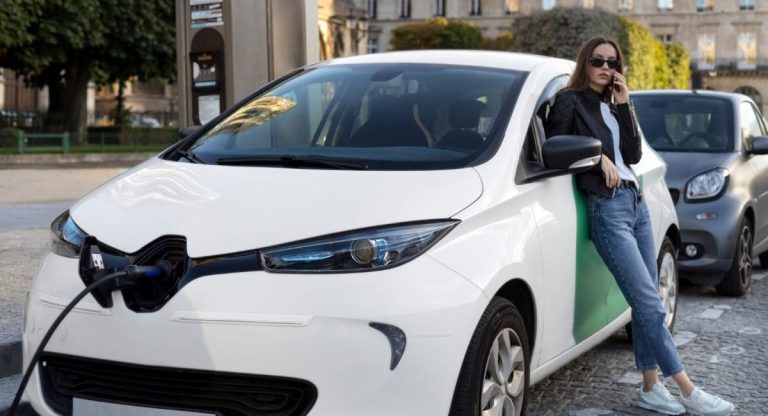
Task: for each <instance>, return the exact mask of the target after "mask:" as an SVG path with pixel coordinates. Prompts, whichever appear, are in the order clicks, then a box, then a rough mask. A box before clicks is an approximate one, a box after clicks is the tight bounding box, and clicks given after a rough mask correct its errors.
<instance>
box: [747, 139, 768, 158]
mask: <svg viewBox="0 0 768 416" xmlns="http://www.w3.org/2000/svg"><path fill="white" fill-rule="evenodd" d="M750 153H752V154H755V155H766V154H768V137H766V136H756V137H754V138H753V139H752V150H751V151H750Z"/></svg>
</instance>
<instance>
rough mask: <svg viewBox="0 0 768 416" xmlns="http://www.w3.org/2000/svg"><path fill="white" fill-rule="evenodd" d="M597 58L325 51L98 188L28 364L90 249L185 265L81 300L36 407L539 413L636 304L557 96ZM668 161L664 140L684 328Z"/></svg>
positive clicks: (54, 256)
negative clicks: (556, 131) (607, 260)
mask: <svg viewBox="0 0 768 416" xmlns="http://www.w3.org/2000/svg"><path fill="white" fill-rule="evenodd" d="M574 66H575V65H574V63H573V62H571V61H566V60H562V59H555V58H547V57H543V56H532V55H523V54H514V53H502V52H487V51H486V52H480V51H415V52H396V53H382V54H371V55H364V56H358V57H351V58H345V59H339V60H334V61H325V62H322V63H318V64H315V65H311V66H309V67H306V68H302V69H300V70H298V71H296V72H294V73H293V74H291V75H290V76H287V77H285V78H282V79H279V80H276V81H274V82H272V83H271V84H269V85H267V86H265V87H263V88H262V89H261V90H259V91H257V92H256V93H254V94H253V95H252V96H250V97H249V98H247V99H246V100H244V101H243V102H242V103H241V104H240V105H238V106H237V107H235V108H233V109H231V110H229V111H227V112H226V113H224V114H222V115H221V116H220V117H218V118H217V119H215V120H214V121H212V122H211V123H208V124H207V125H205V126H203V127H202V128H201V129H200V130H199V131H197V132H194V133H192V134H191V135H190V136H188V137H187V138H186V139H184V140H182V141H181V142H179V143H177V144H175V145H174V146H173V147H171V148H169V149H168V150H167V151H165V152H163V153H162V154H160V155H158V156H157V157H154V158H152V159H150V160H148V161H146V162H145V163H143V164H141V165H139V166H137V167H135V168H133V169H131V170H129V171H127V172H125V173H124V174H122V175H121V176H119V177H117V178H115V179H113V180H111V181H109V182H107V183H106V184H104V185H103V186H101V187H100V188H98V189H96V190H94V191H93V192H91V193H89V194H88V195H87V196H85V197H84V198H83V199H81V200H80V201H79V202H77V203H75V204H74V205H73V206H72V208H71V209H70V210H69V211H68V212H66V213H64V214H62V215H61V216H60V217H59V218H58V219H57V220H56V221H55V222H54V223H53V224H52V227H51V229H52V232H53V234H52V239H53V242H54V244H53V245H52V252H51V253H49V254H48V255H47V257H46V258H45V260H44V261H43V263H42V266H41V269H40V271H39V273H38V274H37V276H36V277H35V279H34V280H33V282H32V284H31V289H30V296H29V306H28V309H27V313H26V317H27V319H26V325H25V330H24V351H25V354H24V357H25V360H26V362H27V363H28V362H29V358H30V354H31V353H32V351H34V350H35V348H36V347H37V346H38V345H39V343H40V340H41V337H42V336H43V332H44V330H42V329H43V328H48V327H49V326H50V324H51V322H52V321H53V320H54V319H55V318H56V316H57V315H58V314H59V312H60V310H61V309H60V307H61V305H62V304H64V305H66V304H67V303H68V302H69V299H71V298H72V297H73V296H75V295H76V294H77V293H78V292H80V291H81V290H82V289H83V287H84V281H89V280H88V279H90V278H92V276H90V275H89V273H91V271H92V270H94V269H95V268H89V267H87V265H89V264H94V265H96V264H99V265H101V266H103V267H104V268H105V270H119V269H120V268H121V267H125V265H126V264H129V263H133V264H143V265H147V266H152V265H155V264H164V265H165V266H164V267H163V270H166V271H167V273H166V274H164V275H162V277H160V276H158V277H155V278H153V279H149V280H146V281H142V282H141V284H137V285H136V286H135V287H129V288H125V289H120V290H116V291H114V292H113V293H109V292H108V291H107V292H106V293H105V292H99V293H97V294H96V296H95V297H93V298H91V297H89V298H86V300H84V301H83V302H81V303H80V304H78V306H77V308H75V309H74V310H73V312H72V314H71V315H70V316H68V317H67V318H66V319H65V320H64V321H63V324H62V328H60V330H61V329H64V328H66V332H65V334H66V335H62V336H54V337H52V338H51V339H50V344H49V345H48V347H47V352H46V353H45V354H43V355H42V358H41V360H42V365H41V366H40V367H39V371H37V372H35V373H33V374H34V376H33V378H32V379H31V383H30V386H29V388H28V391H27V394H28V396H29V398H30V400H31V402H32V405H33V407H34V408H35V410H36V411H37V412H39V413H40V414H42V415H54V414H70V412H71V411H72V409H78V408H80V409H83V408H88V409H96V410H94V411H93V413H92V414H113V411H114V409H115V408H114V406H116V405H115V404H114V403H121V406H129V407H133V408H136V409H134V410H136V411H137V413H139V412H141V411H146V410H147V409H146V408H150V407H151V408H158V407H160V408H164V409H178V410H185V411H187V412H190V413H185V414H200V415H203V414H206V415H210V414H219V415H254V414H263V415H267V414H270V415H277V414H280V415H297V416H298V415H310V416H337V415H349V414H372V413H373V414H381V415H398V416H410V415H414V416H415V415H447V414H450V415H454V416H479V415H481V414H495V415H515V416H519V415H521V414H524V413H525V403H526V401H527V398H528V394H527V391H528V386H529V385H530V384H531V383H535V382H537V381H539V380H542V379H543V378H544V377H546V376H547V375H548V374H551V373H552V372H554V371H555V370H557V369H558V368H560V367H561V366H563V365H565V364H566V363H568V362H569V361H571V360H573V359H574V358H576V357H577V356H579V355H580V354H582V353H584V352H585V351H587V350H588V349H590V348H592V347H593V346H595V345H597V344H599V343H600V342H602V341H603V340H605V339H606V338H608V337H609V336H610V335H611V334H613V333H614V332H616V331H617V330H619V329H621V328H622V327H624V325H625V324H627V322H629V320H630V319H631V311H630V310H629V307H628V305H627V303H626V301H625V300H624V297H623V295H622V294H621V291H620V290H619V288H618V286H617V285H616V282H615V280H614V278H613V276H612V275H611V274H610V272H609V271H608V269H607V267H606V266H605V264H604V263H603V261H602V259H601V258H600V256H599V255H598V254H597V251H596V250H595V248H594V246H593V245H592V242H591V241H590V239H589V236H588V231H587V226H586V222H587V212H586V204H585V200H584V199H585V198H584V196H583V195H582V194H581V192H579V191H578V190H576V189H575V187H574V184H573V174H574V173H576V172H581V171H583V170H585V169H589V168H591V167H593V166H595V165H596V164H598V163H600V157H601V154H602V150H601V148H600V142H599V141H598V140H596V139H591V138H588V137H574V136H559V137H553V138H549V139H546V140H545V135H544V129H543V125H542V121H541V119H540V118H539V114H540V112H539V111H537V110H538V109H540V108H543V109H544V110H543V111H546V105H547V103H548V102H549V101H550V99H551V98H552V97H553V96H554V95H555V94H556V93H557V92H558V91H559V90H560V89H562V88H563V87H564V86H565V85H566V84H567V82H568V80H569V76H570V74H571V73H572V71H573V68H574ZM664 166H665V165H664V162H663V160H662V159H661V158H660V157H659V156H658V154H656V152H654V151H653V149H651V148H650V147H648V146H647V144H644V145H643V158H642V160H641V161H640V163H638V164H637V165H635V171H636V172H637V173H638V174H639V175H641V177H642V187H643V190H644V193H645V196H646V199H647V201H648V207H649V211H650V215H651V223H652V225H653V230H654V236H655V248H656V252H657V253H658V264H659V269H660V276H661V281H662V283H661V290H660V293H661V296H662V298H663V300H664V305H665V307H666V308H667V312H668V313H669V315H668V321H667V324H668V325H672V320H673V319H674V315H675V305H676V302H675V301H676V284H677V267H676V253H677V251H678V247H679V242H680V238H679V231H678V228H677V217H676V214H675V209H674V206H673V204H672V199H671V197H670V196H669V192H668V191H667V185H666V183H665V182H664V169H665V167H664ZM96 248H98V251H99V253H97V254H98V259H99V260H98V262H95V259H96V257H95V256H96V254H94V253H95V250H96ZM80 262H82V263H80ZM79 266H83V267H82V268H79ZM89 276H90V277H89ZM201 386H203V387H204V388H201ZM75 413H76V414H77V412H75Z"/></svg>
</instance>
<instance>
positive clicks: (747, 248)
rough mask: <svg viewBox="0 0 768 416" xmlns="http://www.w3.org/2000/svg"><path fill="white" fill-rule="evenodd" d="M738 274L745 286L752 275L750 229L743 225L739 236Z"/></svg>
mask: <svg viewBox="0 0 768 416" xmlns="http://www.w3.org/2000/svg"><path fill="white" fill-rule="evenodd" d="M739 276H740V278H741V284H742V286H743V287H747V285H748V284H749V279H751V277H752V231H750V229H749V227H744V228H743V229H742V231H741V237H740V238H739Z"/></svg>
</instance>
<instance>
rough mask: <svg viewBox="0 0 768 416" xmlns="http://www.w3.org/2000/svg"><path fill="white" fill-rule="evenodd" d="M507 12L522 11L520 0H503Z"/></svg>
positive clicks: (515, 12)
mask: <svg viewBox="0 0 768 416" xmlns="http://www.w3.org/2000/svg"><path fill="white" fill-rule="evenodd" d="M503 1H504V13H505V14H517V13H520V0H503Z"/></svg>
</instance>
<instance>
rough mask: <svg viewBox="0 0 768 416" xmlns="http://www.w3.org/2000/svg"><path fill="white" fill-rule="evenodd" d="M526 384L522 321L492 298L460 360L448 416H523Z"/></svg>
mask: <svg viewBox="0 0 768 416" xmlns="http://www.w3.org/2000/svg"><path fill="white" fill-rule="evenodd" d="M529 383H530V349H529V347H528V335H527V332H526V328H525V321H524V320H523V318H522V316H521V315H520V312H519V311H518V310H517V308H516V307H515V305H514V304H512V302H510V301H508V300H506V299H503V298H498V297H496V298H493V299H492V300H491V303H490V304H489V305H488V307H487V308H486V309H485V312H483V315H482V317H481V318H480V322H479V323H478V324H477V327H476V328H475V332H474V334H473V335H472V340H471V341H470V343H469V348H468V349H467V353H466V355H465V356H464V362H463V364H462V366H461V372H460V373H459V379H458V382H457V383H456V390H455V392H454V395H453V402H452V404H451V411H450V413H449V415H450V416H480V415H481V414H483V413H484V411H487V410H489V409H494V410H491V412H490V413H491V414H499V415H502V414H503V415H515V416H518V415H524V414H525V409H526V406H527V404H528V387H529Z"/></svg>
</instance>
